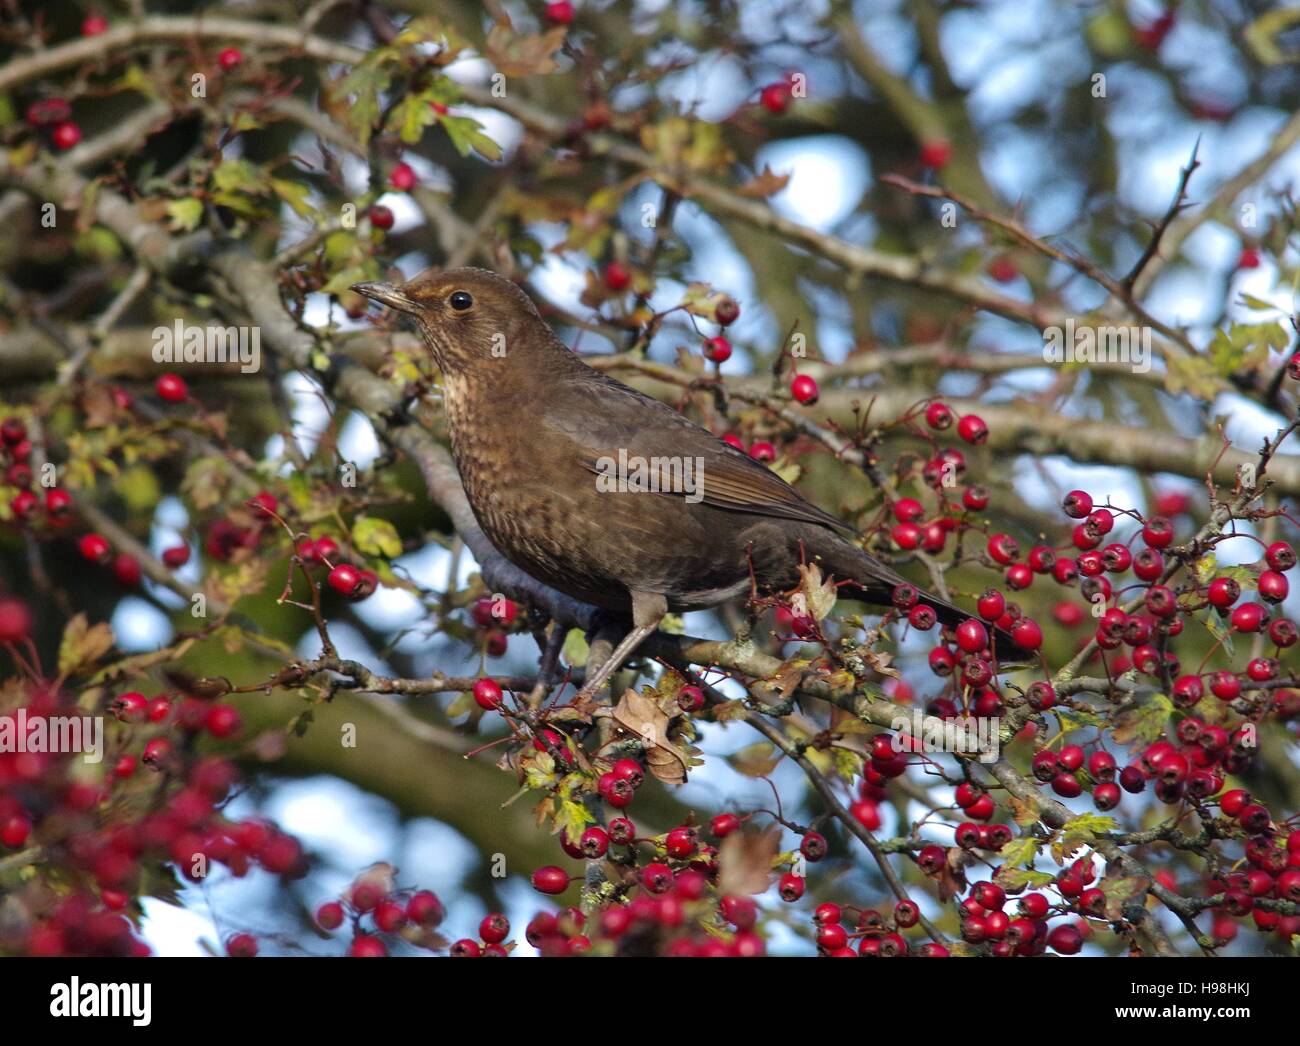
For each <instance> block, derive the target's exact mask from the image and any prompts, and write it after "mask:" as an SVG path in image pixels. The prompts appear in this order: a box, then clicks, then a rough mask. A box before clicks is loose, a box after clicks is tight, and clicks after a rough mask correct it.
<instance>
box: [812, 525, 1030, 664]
mask: <svg viewBox="0 0 1300 1046" xmlns="http://www.w3.org/2000/svg"><path fill="white" fill-rule="evenodd" d="M818 529H819V531H820V532H819V533H817V534H815V535H809V536H810V537H811V538H812V540H811V541H809V540H808V538H805V539H804V545H805V549H804V551H805V555H806V556H807V557H808V558H809V559H812V560H814V561H816V562H817V563H818V564H819V565H820V566H821V568H822V570H823V571H824V572H825V573H828V574H830V575H832V576H833V577H834V578H835V579H836V580H838V581H844V580H847V581H848V582H849V583H848V584H846V585H842V586H841V587H840V595H841V596H842V597H843V598H847V599H859V600H862V601H863V602H865V603H873V604H875V605H876V606H886V607H887V606H892V605H893V598H894V589H896V588H897V587H898V586H899V585H911V586H912V587H913V588H915V589H916V590H917V591H918V593H919V594H920V602H922V603H924V604H926V605H927V606H930V607H932V608H933V609H934V613H935V616H936V617H937V618H938V619H939V621H940V622H942V623H943V624H945V625H951V626H953V627H954V628H955V627H956V626H957V625H959V624H961V623H962V622H963V621H966V620H967V619H969V618H972V617H974V616H975V615H974V614H972V613H971V612H970V611H969V610H962V609H961V608H960V607H959V606H957V605H956V604H954V603H950V602H949V601H948V600H946V599H941V598H940V597H939V596H936V595H935V594H934V593H933V592H928V591H926V590H925V589H923V588H921V587H920V586H919V585H917V584H916V583H915V582H913V581H909V580H908V579H907V578H905V577H903V575H902V574H900V573H898V571H896V570H894V569H892V568H891V567H888V566H886V565H885V564H884V563H882V562H880V560H878V559H876V558H875V557H874V556H872V555H870V554H869V553H866V552H863V551H862V549H860V548H858V547H857V546H856V545H853V544H851V543H849V542H848V541H845V540H844V539H843V538H841V537H839V536H838V535H837V534H832V533H830V532H829V531H825V530H820V528H818ZM989 641H990V643H991V644H992V649H993V653H994V656H995V657H996V658H997V660H998V662H999V663H1000V664H1001V665H1004V666H1009V665H1014V664H1023V663H1026V662H1029V661H1032V660H1034V659H1035V655H1034V653H1033V651H1030V650H1026V649H1025V648H1024V647H1022V646H1020V645H1019V644H1018V643H1016V641H1015V640H1014V639H1012V638H1011V634H1010V633H1009V632H1008V631H1007V630H1006V629H1002V628H993V627H989Z"/></svg>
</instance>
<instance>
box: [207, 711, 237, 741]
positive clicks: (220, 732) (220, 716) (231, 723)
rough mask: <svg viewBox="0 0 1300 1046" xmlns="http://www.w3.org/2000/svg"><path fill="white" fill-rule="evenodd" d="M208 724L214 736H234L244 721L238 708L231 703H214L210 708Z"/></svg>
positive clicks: (209, 730) (209, 731)
mask: <svg viewBox="0 0 1300 1046" xmlns="http://www.w3.org/2000/svg"><path fill="white" fill-rule="evenodd" d="M206 725H207V728H208V733H210V734H211V735H212V736H213V737H233V736H234V735H235V734H237V733H239V728H240V727H241V726H242V725H243V723H242V721H241V719H240V717H239V712H238V710H237V709H235V708H234V707H232V706H231V705H213V706H212V707H211V708H210V709H208V717H207V724H206Z"/></svg>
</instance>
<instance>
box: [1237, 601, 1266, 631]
mask: <svg viewBox="0 0 1300 1046" xmlns="http://www.w3.org/2000/svg"><path fill="white" fill-rule="evenodd" d="M1267 620H1268V611H1267V610H1265V609H1264V608H1263V607H1262V606H1260V605H1259V604H1258V603H1242V604H1241V606H1239V607H1237V609H1236V610H1234V611H1233V612H1232V627H1233V628H1235V629H1236V630H1237V631H1238V632H1258V631H1259V630H1260V628H1261V627H1263V624H1264V622H1265V621H1267Z"/></svg>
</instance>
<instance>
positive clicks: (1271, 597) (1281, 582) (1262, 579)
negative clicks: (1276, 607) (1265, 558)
mask: <svg viewBox="0 0 1300 1046" xmlns="http://www.w3.org/2000/svg"><path fill="white" fill-rule="evenodd" d="M1290 591H1291V585H1290V583H1289V582H1288V581H1287V579H1286V575H1285V574H1281V573H1279V572H1278V571H1276V570H1266V571H1264V572H1263V573H1262V574H1260V575H1259V594H1260V598H1262V599H1263V600H1264V601H1265V602H1268V603H1281V602H1282V601H1283V600H1284V599H1286V597H1287V593H1289V592H1290Z"/></svg>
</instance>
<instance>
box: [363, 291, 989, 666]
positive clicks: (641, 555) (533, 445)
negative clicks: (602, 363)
mask: <svg viewBox="0 0 1300 1046" xmlns="http://www.w3.org/2000/svg"><path fill="white" fill-rule="evenodd" d="M358 290H360V291H361V293H363V294H367V295H368V296H370V297H373V298H375V299H376V300H378V301H381V302H383V303H385V304H388V305H390V306H391V307H394V308H398V309H401V310H402V311H404V312H407V313H409V314H410V315H411V316H412V317H413V318H414V319H415V321H416V323H417V325H418V326H419V328H420V330H421V332H422V334H423V335H424V339H425V341H426V343H427V344H428V346H429V348H430V350H431V351H432V353H433V355H434V357H435V361H436V363H437V364H438V367H439V368H440V370H441V372H442V382H443V398H444V404H445V409H446V416H447V422H448V426H449V430H450V435H451V444H452V452H453V455H454V457H455V460H456V464H457V467H458V468H459V470H460V473H461V477H462V480H463V482H464V485H465V492H466V495H467V496H468V498H469V502H470V505H471V507H472V508H473V510H474V514H475V517H476V518H477V520H478V522H479V524H480V526H482V528H483V530H484V532H485V533H486V534H487V536H488V538H489V539H491V541H492V542H493V544H494V545H495V546H496V547H497V549H498V550H500V552H501V553H502V554H503V555H504V556H505V557H506V558H507V559H509V560H510V561H511V562H513V563H514V564H515V565H516V566H518V567H520V568H521V569H523V570H525V571H527V572H528V573H529V574H532V575H533V576H534V577H536V578H538V579H539V580H541V581H544V582H546V583H547V584H549V585H550V586H552V587H553V588H556V589H558V590H560V591H562V592H565V593H567V594H569V595H571V596H575V597H577V598H579V599H583V600H586V601H588V602H591V603H595V604H597V605H599V606H602V607H605V608H608V609H611V610H615V611H619V612H622V613H629V612H631V611H632V609H633V604H634V603H635V602H636V601H637V597H638V594H640V597H641V599H642V601H643V602H644V601H646V600H658V599H659V597H662V601H663V602H664V604H666V606H667V607H668V608H670V609H673V610H691V609H700V608H703V607H709V606H715V605H717V604H718V603H721V602H723V601H725V600H728V599H732V598H735V597H737V596H739V595H741V594H742V593H745V592H747V591H749V589H750V587H751V584H752V583H754V582H757V584H758V585H759V586H760V587H761V588H766V589H769V590H784V589H790V588H793V587H794V585H796V584H797V583H798V578H799V573H798V567H799V564H800V563H801V562H802V561H813V562H820V563H821V565H822V566H823V569H824V570H826V571H827V572H829V573H830V574H832V575H834V576H835V577H836V578H837V579H838V580H843V581H846V582H848V583H849V584H848V587H847V588H846V590H845V594H846V595H850V596H852V597H856V598H861V599H865V600H867V601H869V602H872V603H876V604H882V605H889V603H890V597H891V594H892V592H893V590H894V588H895V586H897V585H899V584H902V583H903V582H904V581H905V579H904V578H903V577H902V576H901V575H900V574H898V573H897V572H896V571H894V570H893V569H891V568H890V567H888V566H886V565H885V564H883V563H881V562H880V561H879V560H877V559H876V558H875V557H873V556H871V555H869V554H868V553H866V552H864V551H863V550H861V549H860V548H858V547H857V546H855V545H853V544H852V543H851V542H849V541H847V540H846V539H845V538H843V537H841V536H840V534H838V533H837V529H851V528H847V527H846V526H845V524H844V523H842V522H841V521H839V520H837V519H836V518H835V517H834V516H831V515H830V514H828V513H826V512H824V511H823V510H822V509H820V508H818V507H817V506H815V505H813V504H812V503H810V502H809V501H808V500H807V499H805V498H804V497H803V496H802V495H800V494H799V493H798V491H796V490H795V489H794V488H793V487H791V486H790V485H789V484H788V483H786V482H785V481H784V480H782V479H781V478H780V477H779V476H777V475H776V474H775V473H774V472H772V471H771V470H770V469H768V468H767V467H765V466H764V465H762V464H761V463H759V462H757V461H755V460H754V459H753V458H751V457H749V456H748V455H747V454H744V453H743V452H741V451H739V450H737V449H736V448H734V447H731V446H729V445H728V444H726V443H724V442H723V441H722V440H720V439H718V438H717V437H716V436H714V435H713V434H712V433H710V432H708V431H707V430H706V429H704V428H702V427H701V426H699V425H696V424H695V423H694V422H692V421H691V420H690V419H688V418H686V417H684V416H683V415H682V414H680V413H679V412H677V411H676V410H674V409H673V408H671V407H669V406H668V405H666V404H664V403H661V402H659V401H658V400H655V399H653V398H651V397H649V396H646V395H644V394H642V393H640V392H638V391H637V390H635V389H633V388H630V387H629V386H627V385H625V384H623V383H622V382H620V381H618V380H617V379H615V378H613V377H610V376H609V375H607V374H604V373H602V372H600V371H597V370H595V369H593V368H591V367H589V366H587V365H586V364H585V363H584V362H583V361H582V360H581V359H580V358H579V357H578V356H577V355H576V354H574V353H573V352H571V351H570V350H569V349H568V348H567V347H566V346H565V345H564V344H563V343H561V342H560V341H559V340H558V339H557V338H556V337H555V335H554V334H553V333H552V331H551V329H550V328H549V327H548V326H547V325H546V323H545V322H544V321H543V320H542V318H541V316H540V315H539V314H538V312H537V309H536V307H535V306H534V305H533V303H532V301H531V300H530V299H529V298H528V296H527V295H526V294H525V293H524V292H523V291H522V290H521V289H519V288H518V287H517V286H515V285H514V284H513V283H511V282H510V281H508V280H505V279H503V278H502V277H500V276H497V275H496V274H495V273H491V272H487V271H486V270H482V269H452V270H446V271H436V270H430V271H428V272H425V273H422V274H421V275H419V276H417V277H416V278H414V279H413V280H411V281H409V282H407V283H405V284H402V285H400V286H398V287H396V288H390V287H386V286H380V285H362V286H360V287H358ZM465 295H468V296H469V298H470V299H472V304H471V305H468V306H465V301H466V298H465ZM453 296H456V297H455V298H454V299H453ZM620 460H621V461H624V462H644V463H645V466H644V469H643V470H642V471H640V472H639V473H638V475H639V476H640V477H642V479H644V478H645V477H646V476H650V477H652V478H653V479H654V480H657V481H658V482H652V484H651V486H658V487H660V488H662V487H663V486H670V487H671V486H674V484H673V483H666V482H664V481H667V480H676V483H675V486H676V488H677V489H670V490H663V489H659V490H657V491H654V490H651V491H645V490H638V489H611V484H610V483H609V482H602V479H603V478H606V477H608V476H609V474H610V467H611V463H617V462H619V461H620ZM687 462H689V463H690V466H689V468H690V469H691V472H690V477H691V482H690V483H687V484H684V483H683V481H684V480H686V479H687V478H688V477H687V473H686V472H685V471H683V470H684V469H685V468H687V466H686V464H685V463H687ZM624 478H626V477H624ZM923 599H924V601H925V602H927V603H929V604H931V605H932V606H933V607H934V608H935V610H936V612H937V614H938V616H939V617H940V619H941V620H945V621H949V622H953V623H955V622H957V621H960V620H962V619H964V618H966V617H968V616H969V615H968V614H966V613H965V612H963V611H961V610H960V609H958V608H957V607H955V606H953V605H952V604H950V603H948V602H947V601H945V600H942V599H939V598H938V597H936V596H932V595H929V594H925V595H924V596H923ZM1000 642H1001V643H1002V644H1004V645H1005V644H1009V640H1008V639H1007V637H1005V636H1002V637H1000Z"/></svg>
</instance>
